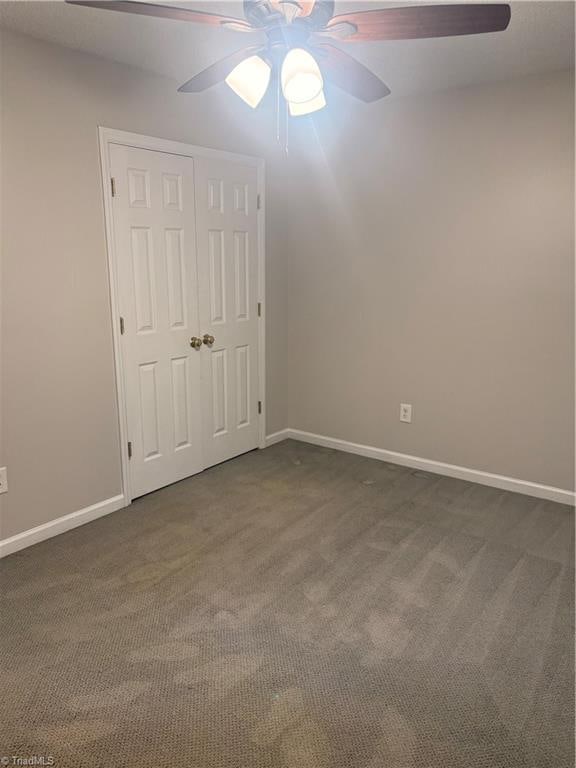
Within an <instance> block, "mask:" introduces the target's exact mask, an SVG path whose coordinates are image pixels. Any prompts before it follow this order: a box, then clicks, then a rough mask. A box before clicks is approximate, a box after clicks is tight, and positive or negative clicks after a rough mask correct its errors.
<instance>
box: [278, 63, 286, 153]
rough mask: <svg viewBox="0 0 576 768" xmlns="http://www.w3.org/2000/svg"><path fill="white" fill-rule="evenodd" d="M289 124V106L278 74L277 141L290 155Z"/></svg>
mask: <svg viewBox="0 0 576 768" xmlns="http://www.w3.org/2000/svg"><path fill="white" fill-rule="evenodd" d="M288 125H289V123H288V106H287V104H286V101H285V100H284V98H283V95H282V86H281V83H280V77H279V76H278V78H277V80H276V141H277V142H278V146H279V147H280V148H281V149H282V150H283V152H284V154H285V155H288Z"/></svg>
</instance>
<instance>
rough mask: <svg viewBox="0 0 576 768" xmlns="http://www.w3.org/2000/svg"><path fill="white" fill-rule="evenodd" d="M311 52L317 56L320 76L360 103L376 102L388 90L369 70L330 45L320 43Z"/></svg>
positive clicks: (387, 92) (388, 91)
mask: <svg viewBox="0 0 576 768" xmlns="http://www.w3.org/2000/svg"><path fill="white" fill-rule="evenodd" d="M312 51H313V52H314V53H316V54H317V55H318V64H319V65H320V69H321V71H322V74H323V75H325V76H326V79H327V80H329V81H330V82H331V83H334V85H337V86H338V88H341V89H342V90H343V91H346V93H349V94H350V95H351V96H355V97H356V98H357V99H361V100H362V101H367V102H368V101H377V100H378V99H382V98H384V96H388V94H389V93H390V89H389V88H388V86H387V85H386V84H385V83H383V82H382V80H380V78H379V77H378V76H377V75H375V74H374V72H372V71H371V70H370V69H368V68H367V67H365V66H364V64H361V63H360V62H359V61H357V60H356V59H354V58H353V57H352V56H350V55H349V54H348V53H345V52H344V51H341V50H340V48H336V46H335V45H331V44H330V43H320V44H318V45H317V46H315V47H314V48H313V49H312Z"/></svg>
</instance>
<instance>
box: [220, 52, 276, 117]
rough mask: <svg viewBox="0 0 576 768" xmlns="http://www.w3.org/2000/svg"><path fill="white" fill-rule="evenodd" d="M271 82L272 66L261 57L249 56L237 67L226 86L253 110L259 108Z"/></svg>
mask: <svg viewBox="0 0 576 768" xmlns="http://www.w3.org/2000/svg"><path fill="white" fill-rule="evenodd" d="M269 82H270V65H269V64H268V63H267V62H266V61H264V59H262V58H261V57H260V56H249V57H248V58H247V59H244V61H241V62H240V64H238V65H236V66H235V67H234V69H233V70H232V72H230V74H229V75H228V77H227V78H226V84H227V85H228V86H229V87H230V88H232V90H233V91H234V93H235V94H237V95H238V96H240V98H241V99H243V100H244V101H245V102H246V104H249V105H250V106H251V107H252V109H254V108H255V107H257V106H258V104H260V102H261V101H262V97H263V96H264V94H265V93H266V89H267V88H268V83H269Z"/></svg>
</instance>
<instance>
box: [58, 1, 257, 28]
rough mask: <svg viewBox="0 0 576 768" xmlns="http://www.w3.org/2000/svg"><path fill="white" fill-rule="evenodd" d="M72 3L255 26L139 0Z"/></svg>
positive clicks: (177, 17)
mask: <svg viewBox="0 0 576 768" xmlns="http://www.w3.org/2000/svg"><path fill="white" fill-rule="evenodd" d="M66 2H67V3H69V4H70V5H83V6H86V7H88V8H100V9H102V10H105V11H122V12H123V13H137V14H140V15H143V16H157V17H159V18H161V19H174V20H175V21H193V22H196V23H199V24H211V25H212V26H228V25H229V26H230V27H231V28H232V29H238V30H244V31H247V32H248V31H251V30H252V29H253V27H252V26H251V25H250V24H248V22H247V21H244V19H236V18H234V17H232V16H221V15H220V14H217V13H204V11H192V10H190V9H189V8H184V7H177V6H174V5H157V4H156V3H141V2H139V1H138V0H111V2H100V0H66Z"/></svg>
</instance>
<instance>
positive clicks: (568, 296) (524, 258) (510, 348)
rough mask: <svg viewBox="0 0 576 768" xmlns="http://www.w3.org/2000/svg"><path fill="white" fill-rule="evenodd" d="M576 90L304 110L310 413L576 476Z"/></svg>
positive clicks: (371, 432) (473, 463)
mask: <svg viewBox="0 0 576 768" xmlns="http://www.w3.org/2000/svg"><path fill="white" fill-rule="evenodd" d="M573 94H574V84H573V80H572V78H571V77H570V76H569V74H568V73H558V74H555V75H549V76H546V77H529V78H525V79H518V80H514V81H508V82H505V83H500V84H492V85H490V86H483V87H482V86H478V87H471V88H466V89H462V90H454V91H446V92H444V93H436V94H434V95H430V96H429V97H425V96H421V97H420V98H413V99H411V100H406V101H400V100H398V101H393V100H390V101H389V102H388V103H386V100H383V101H382V102H379V103H377V104H374V105H371V107H370V111H369V112H368V111H365V112H364V115H366V118H364V117H363V116H362V113H361V111H360V110H358V112H356V113H355V112H353V111H351V110H349V109H348V110H346V104H345V102H344V100H342V101H340V100H338V99H337V98H336V96H335V94H334V95H333V99H332V102H331V105H330V111H328V110H326V111H325V112H324V113H323V114H322V115H321V116H319V117H318V119H317V121H316V127H315V131H314V132H312V131H310V130H309V129H308V128H307V126H305V125H304V124H300V125H301V128H300V130H298V132H297V134H296V135H294V136H293V147H292V163H293V165H292V168H293V179H295V182H294V189H293V190H292V197H291V200H292V206H291V208H290V216H291V219H292V222H293V226H292V227H291V228H290V236H291V248H290V288H289V293H290V301H289V321H288V326H289V333H288V338H289V357H290V360H291V365H290V367H289V384H288V386H289V406H288V422H289V425H290V427H292V428H294V429H301V430H305V431H309V432H314V433H319V434H321V435H327V436H330V437H336V438H341V439H344V440H349V441H352V442H356V443H362V444H367V445H371V446H376V447H379V448H385V449H388V450H392V451H399V452H402V453H407V454H412V455H416V456H420V457H423V458H427V459H435V460H437V461H442V462H448V463H452V464H459V465H463V466H466V467H470V468H473V469H478V470H484V471H488V472H493V473H497V474H503V475H507V476H510V477H514V478H519V479H522V480H530V481H533V482H536V483H544V484H547V485H551V486H557V487H560V488H565V489H572V488H574V450H573V446H574V97H573ZM368 116H369V119H368ZM300 179H302V180H305V183H300V181H299V180H300ZM401 402H403V403H412V405H413V422H412V424H404V423H400V420H399V408H400V403H401Z"/></svg>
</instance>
